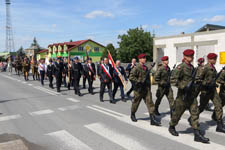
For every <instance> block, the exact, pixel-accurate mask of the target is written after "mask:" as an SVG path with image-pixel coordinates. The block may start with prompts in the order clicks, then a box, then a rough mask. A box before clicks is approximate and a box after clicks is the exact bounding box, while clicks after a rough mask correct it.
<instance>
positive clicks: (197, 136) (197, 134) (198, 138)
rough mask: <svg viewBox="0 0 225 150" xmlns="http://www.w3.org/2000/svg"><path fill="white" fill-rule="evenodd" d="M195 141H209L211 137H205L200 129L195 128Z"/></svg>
mask: <svg viewBox="0 0 225 150" xmlns="http://www.w3.org/2000/svg"><path fill="white" fill-rule="evenodd" d="M194 135H195V137H194V141H195V142H201V143H209V138H206V137H204V136H203V135H202V134H201V133H200V131H199V130H196V129H195V130H194Z"/></svg>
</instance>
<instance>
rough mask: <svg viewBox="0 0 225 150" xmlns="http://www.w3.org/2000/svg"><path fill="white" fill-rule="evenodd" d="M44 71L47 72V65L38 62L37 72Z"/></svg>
mask: <svg viewBox="0 0 225 150" xmlns="http://www.w3.org/2000/svg"><path fill="white" fill-rule="evenodd" d="M40 71H45V72H47V66H46V65H45V64H39V66H38V72H40Z"/></svg>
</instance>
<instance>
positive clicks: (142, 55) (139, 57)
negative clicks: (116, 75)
mask: <svg viewBox="0 0 225 150" xmlns="http://www.w3.org/2000/svg"><path fill="white" fill-rule="evenodd" d="M145 57H146V54H140V55H138V59H141V58H145Z"/></svg>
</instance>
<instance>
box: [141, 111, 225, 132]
mask: <svg viewBox="0 0 225 150" xmlns="http://www.w3.org/2000/svg"><path fill="white" fill-rule="evenodd" d="M187 113H188V112H187ZM145 115H148V113H145ZM162 120H166V121H170V120H171V119H170V115H167V116H165V117H163V118H162ZM199 123H201V122H199ZM179 124H182V125H185V126H187V127H190V125H189V123H188V121H187V119H184V118H181V119H180V121H179ZM206 132H211V133H213V134H216V135H219V136H225V134H224V133H219V132H216V126H210V127H208V128H207V129H206Z"/></svg>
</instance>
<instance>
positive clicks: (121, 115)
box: [92, 105, 124, 117]
mask: <svg viewBox="0 0 225 150" xmlns="http://www.w3.org/2000/svg"><path fill="white" fill-rule="evenodd" d="M92 106H93V107H95V108H98V109H101V110H104V111H107V112H110V113H112V114H115V115H118V116H119V117H124V114H121V113H118V112H115V111H112V110H109V109H106V108H103V107H100V106H97V105H92Z"/></svg>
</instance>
